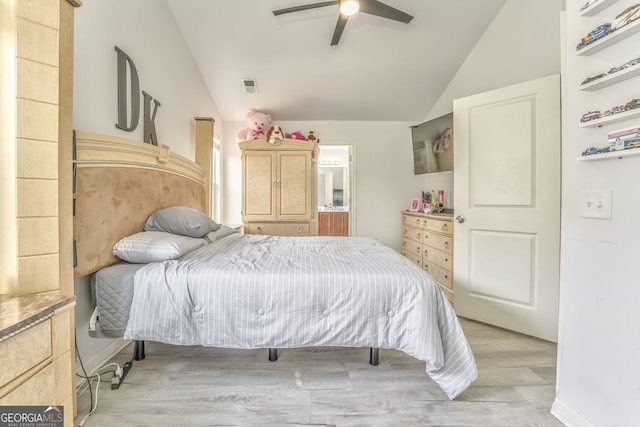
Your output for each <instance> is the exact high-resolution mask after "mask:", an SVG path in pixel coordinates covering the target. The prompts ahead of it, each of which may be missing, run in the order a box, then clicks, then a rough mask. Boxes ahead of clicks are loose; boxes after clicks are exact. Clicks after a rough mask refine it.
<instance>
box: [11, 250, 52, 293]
mask: <svg viewBox="0 0 640 427" xmlns="http://www.w3.org/2000/svg"><path fill="white" fill-rule="evenodd" d="M59 262H60V261H59V256H58V254H51V255H41V256H30V257H20V258H18V276H19V280H18V287H19V289H20V294H21V295H28V294H37V293H40V292H50V291H57V290H58V289H59V284H58V276H59V275H60V264H59Z"/></svg>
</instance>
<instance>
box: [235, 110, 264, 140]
mask: <svg viewBox="0 0 640 427" xmlns="http://www.w3.org/2000/svg"><path fill="white" fill-rule="evenodd" d="M247 125H248V126H249V127H248V128H244V129H242V130H241V131H240V132H238V135H237V136H236V141H237V142H240V141H248V140H250V139H258V138H265V137H266V132H267V129H269V126H271V115H269V114H267V113H262V112H260V111H255V110H253V109H251V110H249V112H248V113H247Z"/></svg>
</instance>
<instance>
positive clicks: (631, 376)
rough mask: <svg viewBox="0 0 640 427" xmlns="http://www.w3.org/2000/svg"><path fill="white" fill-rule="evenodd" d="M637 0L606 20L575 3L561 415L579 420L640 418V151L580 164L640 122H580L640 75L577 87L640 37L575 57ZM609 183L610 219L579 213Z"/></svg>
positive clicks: (631, 53) (622, 56) (617, 6)
mask: <svg viewBox="0 0 640 427" xmlns="http://www.w3.org/2000/svg"><path fill="white" fill-rule="evenodd" d="M635 3H637V2H636V1H627V0H624V1H618V2H615V3H614V4H613V6H611V7H609V9H607V10H605V11H604V12H603V13H601V16H598V17H579V12H578V11H579V9H580V8H581V7H582V5H583V4H584V1H583V0H569V1H567V12H566V45H565V49H566V53H565V72H564V81H563V86H564V88H565V97H564V107H565V118H564V119H565V120H564V129H565V138H564V143H563V159H562V170H563V178H562V180H563V227H562V229H563V233H562V276H561V281H562V282H561V301H560V306H561V309H560V330H559V343H558V379H557V396H556V401H555V402H554V410H553V413H554V415H556V416H557V417H558V418H560V419H561V420H562V421H564V422H566V423H567V424H571V425H574V426H603V427H604V426H607V427H612V426H620V427H622V426H630V425H638V422H639V421H638V420H640V406H639V405H638V402H640V363H638V362H639V361H640V345H639V342H640V316H639V315H638V301H640V287H639V286H638V275H637V270H636V265H637V264H636V263H637V262H638V261H637V260H638V256H639V255H640V246H639V245H638V238H639V236H640V222H639V221H638V212H640V203H639V202H638V201H639V200H640V186H639V185H637V183H636V182H637V180H638V169H639V166H640V157H630V158H624V159H617V158H614V159H609V160H596V161H586V162H583V161H577V160H576V158H578V157H580V153H581V152H582V151H583V150H584V149H585V148H588V147H590V146H597V147H603V146H606V145H607V133H609V132H611V131H613V130H619V129H625V128H628V127H635V126H639V123H640V119H638V118H636V119H630V120H629V119H628V120H625V121H622V122H618V123H614V124H610V125H604V126H603V127H601V128H598V127H596V128H579V127H578V122H579V120H580V117H581V116H582V114H584V113H586V112H587V111H589V110H596V109H599V110H601V111H604V110H607V109H609V108H611V107H613V106H615V105H619V104H624V103H626V102H628V101H629V100H630V99H631V98H638V97H640V90H639V87H640V77H635V78H633V79H631V80H627V81H625V82H621V83H618V84H616V85H613V86H610V87H607V88H604V89H600V90H598V91H595V92H584V91H579V90H578V88H579V87H580V83H581V82H582V80H584V79H585V78H586V77H589V76H593V75H596V74H599V73H602V72H607V70H609V68H611V67H613V66H617V65H620V64H622V63H624V62H626V61H628V60H630V59H633V58H636V57H638V55H640V52H639V51H638V48H637V47H638V43H640V35H638V34H635V35H633V36H631V37H630V38H629V39H627V40H624V41H622V42H619V43H616V44H615V45H613V46H610V47H608V48H607V49H605V50H603V51H601V52H598V53H596V54H594V55H592V56H588V57H583V56H580V57H578V56H576V44H577V43H578V42H579V41H580V38H581V37H583V36H584V35H586V34H587V33H588V32H589V31H590V30H592V29H593V28H595V27H597V26H599V25H600V24H602V23H604V22H611V21H612V18H613V17H614V16H615V15H617V14H618V13H619V12H621V11H623V10H624V9H625V8H626V6H628V5H629V4H635ZM585 190H611V192H612V207H613V209H612V219H610V220H607V219H588V218H581V217H580V211H579V210H580V193H581V192H582V191H585Z"/></svg>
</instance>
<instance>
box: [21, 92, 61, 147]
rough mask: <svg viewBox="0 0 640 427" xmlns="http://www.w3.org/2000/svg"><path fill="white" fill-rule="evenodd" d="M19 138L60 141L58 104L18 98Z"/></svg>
mask: <svg viewBox="0 0 640 427" xmlns="http://www.w3.org/2000/svg"><path fill="white" fill-rule="evenodd" d="M16 106H17V116H18V123H17V125H18V126H17V136H18V138H26V139H38V140H41V141H54V142H56V141H58V106H57V105H54V104H44V103H41V102H36V101H30V100H25V99H18V101H17V105H16Z"/></svg>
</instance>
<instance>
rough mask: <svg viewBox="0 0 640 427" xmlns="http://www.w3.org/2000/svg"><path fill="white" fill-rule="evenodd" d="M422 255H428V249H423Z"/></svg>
mask: <svg viewBox="0 0 640 427" xmlns="http://www.w3.org/2000/svg"><path fill="white" fill-rule="evenodd" d="M424 256H426V257H428V256H429V251H428V250H427V249H425V250H424Z"/></svg>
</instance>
